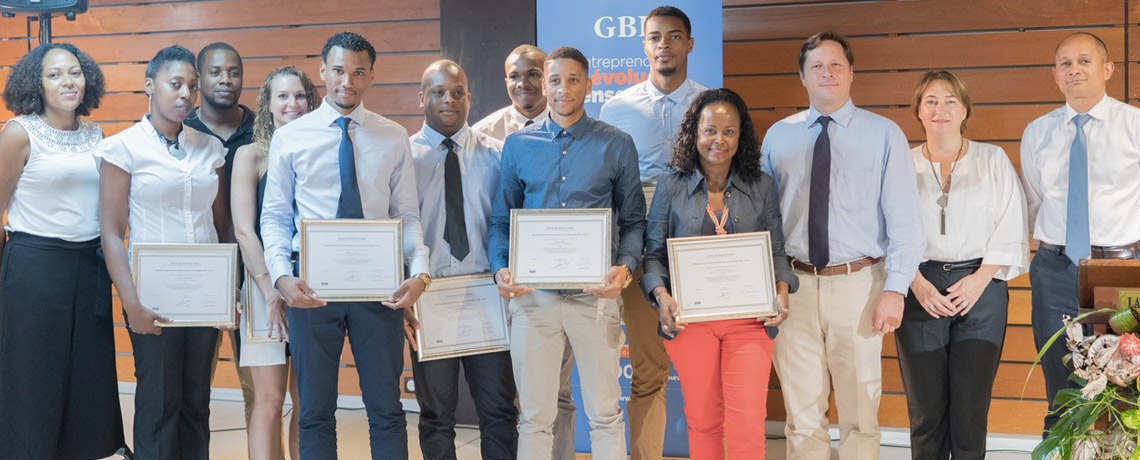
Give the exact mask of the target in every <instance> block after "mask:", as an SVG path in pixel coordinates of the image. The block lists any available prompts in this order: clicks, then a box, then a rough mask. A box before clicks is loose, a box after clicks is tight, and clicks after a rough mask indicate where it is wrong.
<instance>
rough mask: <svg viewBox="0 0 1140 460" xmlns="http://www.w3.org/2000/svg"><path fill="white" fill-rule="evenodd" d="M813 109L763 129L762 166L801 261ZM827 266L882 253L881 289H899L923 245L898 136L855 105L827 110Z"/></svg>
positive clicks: (816, 128)
mask: <svg viewBox="0 0 1140 460" xmlns="http://www.w3.org/2000/svg"><path fill="white" fill-rule="evenodd" d="M820 116H821V114H820V113H819V112H818V111H816V110H815V108H814V107H813V108H811V109H809V110H806V111H803V112H800V113H797V114H795V115H792V116H790V117H788V118H785V119H783V120H780V121H779V122H777V123H776V124H774V125H772V127H771V128H769V129H768V133H767V134H766V135H765V136H764V143H763V145H762V147H761V154H762V155H763V159H762V160H761V164H762V167H763V169H764V172H767V173H768V174H771V175H772V177H774V178H775V179H776V186H777V187H778V188H779V191H780V212H781V213H782V214H783V216H784V235H785V237H786V242H785V243H786V245H785V246H786V249H787V251H788V255H789V256H792V257H794V258H796V259H798V260H801V261H806V260H808V225H807V223H808V194H809V193H810V190H811V163H812V152H813V151H814V148H815V141H816V138H817V137H819V133H820V126H822V125H820V123H819V117H820ZM830 116H831V118H832V119H833V120H834V123H831V124H830V125H829V126H828V136H830V138H831V199H830V200H829V205H828V219H827V232H828V236H829V239H828V248H829V249H830V252H831V254H830V256H831V257H830V261H829V262H828V265H834V264H841V263H844V262H850V261H852V260H856V259H860V258H862V257H882V256H884V255H886V258H887V264H886V271H887V280H886V285H885V286H884V289H885V290H887V291H894V292H898V293H901V294H903V295H906V293H907V288H908V287H909V286H910V282H911V281H912V280H913V279H914V273H915V270H917V269H918V264H919V262H921V261H922V253H923V250H924V249H925V248H926V239H925V236H924V235H925V233H923V230H922V219H921V215H922V214H921V209H920V208H919V205H918V186H917V185H916V183H915V175H914V163H913V162H912V161H911V156H910V146H909V145H908V144H907V141H906V136H905V135H903V132H902V130H901V129H899V127H898V125H896V124H895V123H894V122H893V121H891V120H889V119H887V118H884V117H882V116H879V115H876V114H874V113H871V112H868V111H866V110H863V109H859V108H856V107H855V104H854V103H852V102H851V101H850V100H848V101H847V104H845V105H843V107H841V108H840V109H839V110H836V111H835V112H834V113H832V114H831V115H830Z"/></svg>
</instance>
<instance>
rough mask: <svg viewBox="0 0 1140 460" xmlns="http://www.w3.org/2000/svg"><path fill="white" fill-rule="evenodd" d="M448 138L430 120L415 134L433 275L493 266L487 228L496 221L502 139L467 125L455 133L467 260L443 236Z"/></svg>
mask: <svg viewBox="0 0 1140 460" xmlns="http://www.w3.org/2000/svg"><path fill="white" fill-rule="evenodd" d="M444 139H446V138H445V137H444V136H443V135H442V134H440V133H439V131H436V130H434V129H432V128H431V127H429V126H428V125H427V124H426V123H425V124H424V126H423V128H422V129H420V132H418V133H415V134H413V135H412V137H411V142H412V162H413V165H414V166H415V170H416V188H417V189H418V190H419V195H420V203H419V204H420V221H421V222H422V224H423V228H424V244H426V245H427V247H428V249H429V251H428V252H429V253H430V254H431V257H430V260H429V262H428V267H429V270H430V271H429V272H428V274H429V275H431V277H432V278H437V277H445V276H460V275H471V274H478V273H486V272H487V271H488V270H490V269H491V262H490V260H489V259H488V257H487V239H488V237H489V236H488V234H487V227H488V225H489V224H490V222H491V201H492V199H494V197H495V191H496V190H498V188H499V157H500V156H501V154H502V151H503V144H502V143H501V142H499V141H497V140H495V139H492V138H491V137H490V136H487V135H485V134H481V133H477V132H475V131H473V130H472V129H471V128H469V127H467V126H466V125H464V126H463V127H462V128H459V131H458V132H456V133H455V134H454V135H452V136H451V140H453V141H455V142H456V144H458V145H457V146H456V149H455V153H456V155H458V156H459V171H460V175H461V177H463V217H464V219H463V220H464V223H465V224H466V226H467V241H468V243H469V246H470V252H468V253H467V256H466V257H464V258H463V260H457V259H456V258H455V257H453V256H452V255H451V245H449V244H448V243H447V241H446V240H445V239H444V238H443V235H444V233H445V232H446V228H447V203H446V201H445V199H444V189H445V181H444V169H445V168H444V162H445V161H446V160H447V147H446V146H444V145H443V140H444Z"/></svg>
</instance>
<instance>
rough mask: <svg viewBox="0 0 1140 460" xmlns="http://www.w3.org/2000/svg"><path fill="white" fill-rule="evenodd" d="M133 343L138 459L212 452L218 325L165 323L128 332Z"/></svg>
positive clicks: (174, 459) (186, 459) (177, 459)
mask: <svg viewBox="0 0 1140 460" xmlns="http://www.w3.org/2000/svg"><path fill="white" fill-rule="evenodd" d="M130 337H131V346H132V347H134V356H135V379H136V380H137V381H138V385H137V386H136V388H135V427H134V433H135V439H134V445H135V446H134V447H135V456H136V458H138V459H140V460H142V459H145V460H166V459H171V460H197V459H201V460H206V459H209V458H210V378H211V377H212V376H211V372H210V369H211V368H212V366H213V363H214V347H215V345H216V344H217V342H218V330H217V329H214V328H212V327H168V328H163V330H162V335H142V334H135V333H134V332H131V333H130Z"/></svg>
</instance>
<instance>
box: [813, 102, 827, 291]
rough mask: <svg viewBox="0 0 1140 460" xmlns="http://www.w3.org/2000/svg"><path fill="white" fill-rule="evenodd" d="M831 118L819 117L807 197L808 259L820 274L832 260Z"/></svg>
mask: <svg viewBox="0 0 1140 460" xmlns="http://www.w3.org/2000/svg"><path fill="white" fill-rule="evenodd" d="M830 122H831V117H827V116H823V117H819V125H820V130H819V137H817V138H816V139H815V151H814V153H812V157H811V192H810V194H809V195H808V259H810V260H809V261H810V262H811V264H812V265H814V266H815V268H816V269H817V270H819V269H822V268H823V267H826V266H827V262H828V260H829V259H830V258H831V251H830V250H829V249H828V241H827V207H828V201H829V200H830V198H831V137H830V136H828V134H827V124H828V123H830Z"/></svg>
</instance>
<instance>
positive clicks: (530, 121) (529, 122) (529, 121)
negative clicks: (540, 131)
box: [523, 120, 534, 128]
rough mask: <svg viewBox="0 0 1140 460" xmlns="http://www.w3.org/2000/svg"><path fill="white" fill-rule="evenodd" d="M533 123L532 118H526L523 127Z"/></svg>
mask: <svg viewBox="0 0 1140 460" xmlns="http://www.w3.org/2000/svg"><path fill="white" fill-rule="evenodd" d="M533 124H534V120H527V121H526V123H523V127H524V128H525V127H527V126H530V125H533Z"/></svg>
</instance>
